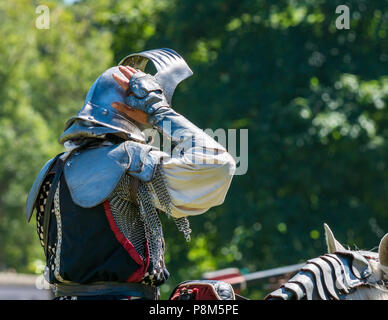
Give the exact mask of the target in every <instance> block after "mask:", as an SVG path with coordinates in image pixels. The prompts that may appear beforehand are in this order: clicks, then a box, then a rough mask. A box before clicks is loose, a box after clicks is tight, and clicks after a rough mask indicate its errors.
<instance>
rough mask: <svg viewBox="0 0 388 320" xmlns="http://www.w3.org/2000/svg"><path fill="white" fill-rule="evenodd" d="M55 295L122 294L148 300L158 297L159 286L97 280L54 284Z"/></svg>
mask: <svg viewBox="0 0 388 320" xmlns="http://www.w3.org/2000/svg"><path fill="white" fill-rule="evenodd" d="M54 294H55V296H56V297H61V296H97V295H124V296H132V297H143V298H146V299H149V300H158V299H159V288H158V287H153V286H147V285H144V284H141V283H130V282H124V283H122V282H99V283H91V284H76V283H74V284H73V283H69V284H56V285H55V287H54Z"/></svg>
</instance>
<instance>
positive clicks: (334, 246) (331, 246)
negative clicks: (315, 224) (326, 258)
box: [323, 223, 346, 253]
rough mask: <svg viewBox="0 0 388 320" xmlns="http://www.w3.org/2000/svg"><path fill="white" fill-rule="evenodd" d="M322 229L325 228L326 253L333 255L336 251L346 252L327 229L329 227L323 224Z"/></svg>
mask: <svg viewBox="0 0 388 320" xmlns="http://www.w3.org/2000/svg"><path fill="white" fill-rule="evenodd" d="M323 227H324V228H325V235H326V245H327V251H328V252H329V253H334V252H337V251H343V250H346V249H345V248H344V247H343V246H342V244H340V243H339V242H338V241H337V240H336V239H335V238H334V234H333V231H331V229H330V228H329V226H328V225H327V224H326V223H324V224H323Z"/></svg>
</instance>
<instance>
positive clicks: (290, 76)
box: [0, 0, 388, 298]
mask: <svg viewBox="0 0 388 320" xmlns="http://www.w3.org/2000/svg"><path fill="white" fill-rule="evenodd" d="M40 4H44V5H47V6H48V7H49V8H50V28H49V29H47V30H44V29H37V28H36V27H35V20H36V18H37V17H38V14H37V13H36V12H35V10H36V7H37V6H38V5H40ZM340 4H345V5H348V6H349V8H350V17H351V20H350V29H349V30H337V29H336V27H335V20H336V18H337V17H338V14H336V13H335V9H336V7H337V6H338V5H340ZM387 8H388V1H387V0H385V1H383V0H379V1H366V0H365V1H364V0H359V1H334V0H333V1H323V0H301V1H291V0H289V1H279V2H273V1H269V0H260V1H259V0H222V1H221V0H214V1H205V0H185V1H178V0H142V1H135V0H129V1H127V0H122V1H116V0H84V1H76V2H74V1H54V0H51V1H31V0H30V1H29V0H14V1H12V2H9V1H2V2H0V17H1V20H2V22H1V24H0V37H1V40H2V44H1V47H0V191H1V192H0V270H9V269H15V270H17V271H19V272H40V271H41V266H42V261H43V252H42V250H41V248H40V244H39V241H38V238H37V236H36V232H35V225H34V223H31V224H30V225H28V224H27V223H26V222H25V217H24V203H25V200H26V197H27V193H28V191H29V188H30V186H31V185H32V182H33V180H34V178H35V176H36V174H37V173H38V172H39V170H40V168H41V166H42V165H43V164H44V163H45V162H46V161H47V160H48V159H49V158H51V157H53V156H54V155H55V154H56V153H58V152H60V151H61V150H62V146H60V145H59V144H58V143H57V138H58V137H59V135H60V134H61V132H62V130H63V125H64V122H65V120H66V119H67V118H69V117H70V116H71V115H73V114H74V113H75V112H76V111H77V110H78V109H79V108H80V107H81V106H82V103H83V99H84V96H85V95H86V92H87V90H88V88H89V87H90V85H91V84H92V82H93V81H94V80H95V79H96V78H97V76H98V75H99V74H100V73H101V72H103V71H104V70H105V69H106V68H108V67H110V66H112V65H115V64H117V63H118V61H120V59H121V58H123V57H124V56H125V55H127V54H129V53H132V52H137V51H140V50H145V49H153V48H158V47H169V48H173V49H175V50H176V51H178V52H179V53H180V54H181V55H182V56H183V57H184V58H185V59H186V61H187V62H188V64H189V65H190V67H191V68H192V70H193V71H194V77H192V78H190V79H188V80H187V81H185V82H183V83H182V84H181V85H180V87H179V89H178V90H177V92H176V95H175V96H174V101H173V104H174V107H175V109H176V110H177V111H179V112H181V113H182V114H184V115H185V116H186V117H188V118H189V119H191V120H192V121H193V122H194V123H196V124H197V125H198V126H199V127H201V128H213V129H217V128H225V129H226V128H234V129H242V128H247V129H249V168H248V173H247V174H245V175H242V176H236V177H234V180H233V182H232V186H231V188H230V191H229V194H228V196H227V198H226V201H225V203H224V205H222V206H219V207H216V208H213V209H211V210H210V211H209V212H208V213H206V214H204V215H202V216H198V217H195V218H192V219H191V224H192V229H193V239H192V241H191V243H189V244H186V243H185V242H184V239H183V237H182V236H181V235H180V234H179V233H178V232H176V231H175V226H174V224H173V223H171V222H170V221H167V219H166V221H164V222H165V224H164V225H165V234H166V241H167V256H166V262H167V266H168V267H169V270H170V272H171V274H172V277H171V279H170V280H169V281H168V283H167V284H166V285H165V287H164V289H163V291H164V292H165V293H166V292H168V291H169V290H171V289H172V287H173V286H175V285H176V284H177V283H178V282H179V281H182V280H185V279H189V278H192V279H193V278H199V277H201V275H202V273H203V272H205V271H210V270H217V269H221V268H226V267H238V268H240V269H241V270H243V271H245V272H253V271H257V270H263V269H267V268H273V267H278V266H282V265H287V264H294V263H298V262H302V261H305V260H306V259H309V258H311V257H315V256H318V255H321V254H323V253H325V250H326V247H325V241H324V235H323V233H322V231H323V226H322V224H323V222H327V223H328V224H329V225H330V226H331V227H332V229H333V231H334V232H335V233H336V235H337V238H338V240H340V241H341V242H342V243H344V244H349V245H350V246H352V247H354V246H355V245H357V247H360V248H365V249H371V248H373V247H375V246H377V245H378V243H379V240H380V238H381V236H382V235H383V234H384V233H385V232H387V231H388V219H387V217H388V211H387V209H388V199H387V197H386V195H387V193H388V184H387V183H386V182H387V181H388V170H387V167H386V166H387V158H388V149H387V139H388V109H387V106H386V104H387V100H388V77H387V71H388V34H387V32H388V11H387ZM248 294H249V295H250V297H251V298H260V297H262V295H263V294H264V292H263V291H262V290H254V291H249V292H248Z"/></svg>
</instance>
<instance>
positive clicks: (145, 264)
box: [104, 200, 150, 282]
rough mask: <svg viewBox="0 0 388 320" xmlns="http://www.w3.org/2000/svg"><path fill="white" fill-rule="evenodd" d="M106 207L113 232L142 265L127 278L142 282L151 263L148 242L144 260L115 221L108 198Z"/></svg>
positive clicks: (128, 280)
mask: <svg viewBox="0 0 388 320" xmlns="http://www.w3.org/2000/svg"><path fill="white" fill-rule="evenodd" d="M104 209H105V215H106V218H107V219H108V222H109V226H110V228H111V230H112V231H113V234H114V235H115V237H116V239H117V241H118V242H119V243H120V244H121V245H122V246H123V248H124V249H125V250H126V251H127V252H128V253H129V255H130V256H131V258H132V259H133V260H134V261H135V262H136V263H137V264H138V265H139V266H140V267H139V268H138V269H137V270H136V271H135V272H133V273H132V274H131V275H130V276H129V278H128V279H127V282H140V281H141V280H142V279H143V278H144V274H145V273H146V271H147V269H148V266H149V263H150V257H149V247H148V242H147V243H146V248H145V250H146V253H145V259H144V260H143V258H142V257H141V256H140V255H139V254H138V253H137V251H136V249H135V247H134V246H133V244H132V243H131V242H130V241H129V240H128V239H127V238H126V237H125V236H124V235H123V233H122V232H121V231H120V229H119V227H118V226H117V225H116V222H115V221H114V218H113V215H112V211H111V209H110V203H109V201H108V200H106V201H105V202H104Z"/></svg>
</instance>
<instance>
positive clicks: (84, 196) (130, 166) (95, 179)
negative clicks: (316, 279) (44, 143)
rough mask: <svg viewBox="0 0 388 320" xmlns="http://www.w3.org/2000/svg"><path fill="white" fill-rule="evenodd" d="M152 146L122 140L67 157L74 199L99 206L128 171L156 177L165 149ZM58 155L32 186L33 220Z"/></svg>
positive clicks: (82, 204)
mask: <svg viewBox="0 0 388 320" xmlns="http://www.w3.org/2000/svg"><path fill="white" fill-rule="evenodd" d="M151 150H153V147H152V146H149V145H145V144H142V143H137V142H134V141H125V142H123V143H121V144H116V145H111V146H103V147H98V148H94V149H85V150H81V151H77V152H75V153H73V154H72V155H71V156H70V157H69V158H68V159H66V162H65V167H64V176H65V179H66V183H67V185H68V187H69V190H70V194H71V197H72V199H73V201H74V202H75V203H76V204H77V205H79V206H80V207H83V208H91V207H95V206H97V205H98V204H100V203H102V202H104V201H105V200H106V199H108V198H109V197H110V195H111V194H112V193H113V191H114V190H115V188H116V186H117V185H118V183H119V182H120V180H121V178H122V177H123V175H124V173H126V172H127V173H129V174H130V175H132V176H134V177H136V178H138V179H140V180H141V181H143V182H149V181H151V180H152V178H153V176H154V173H155V168H156V165H157V164H158V163H159V162H160V158H161V156H162V155H163V153H162V152H160V151H156V150H155V152H154V153H152V154H150V151H151ZM55 159H56V158H53V159H51V160H49V161H48V162H47V163H46V164H45V165H44V167H43V168H42V170H41V171H40V173H39V174H38V176H37V178H36V179H35V181H34V183H33V186H32V188H31V190H30V193H29V195H28V199H27V205H26V218H27V221H30V219H31V216H32V213H33V210H34V205H35V202H36V199H37V196H38V193H39V190H40V187H41V185H42V182H43V181H44V180H45V178H46V176H47V174H48V173H49V171H50V168H51V166H52V164H53V163H54V162H55V161H54V160H55Z"/></svg>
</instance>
